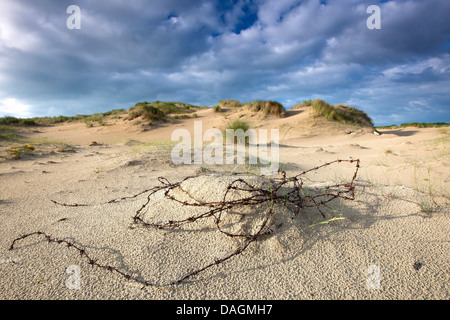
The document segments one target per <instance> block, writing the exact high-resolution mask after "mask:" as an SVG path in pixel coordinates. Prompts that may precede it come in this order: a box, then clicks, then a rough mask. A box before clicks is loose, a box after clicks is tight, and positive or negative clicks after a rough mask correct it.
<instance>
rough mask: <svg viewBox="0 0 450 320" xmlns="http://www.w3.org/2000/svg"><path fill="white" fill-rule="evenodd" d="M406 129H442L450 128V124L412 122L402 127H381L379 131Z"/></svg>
mask: <svg viewBox="0 0 450 320" xmlns="http://www.w3.org/2000/svg"><path fill="white" fill-rule="evenodd" d="M406 127H415V128H441V127H450V123H446V122H434V123H426V122H410V123H402V124H400V125H396V124H392V125H390V126H379V127H377V129H399V128H406Z"/></svg>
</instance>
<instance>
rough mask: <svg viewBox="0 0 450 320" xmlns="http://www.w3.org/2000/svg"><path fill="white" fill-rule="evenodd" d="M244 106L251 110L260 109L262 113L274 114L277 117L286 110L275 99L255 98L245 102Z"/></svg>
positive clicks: (257, 110) (282, 115)
mask: <svg viewBox="0 0 450 320" xmlns="http://www.w3.org/2000/svg"><path fill="white" fill-rule="evenodd" d="M244 107H246V108H247V109H249V110H251V111H256V112H259V111H262V112H263V113H264V115H275V116H278V117H284V115H285V113H286V110H285V109H284V107H283V105H282V104H281V103H279V102H276V101H263V100H256V101H253V102H252V103H245V104H244Z"/></svg>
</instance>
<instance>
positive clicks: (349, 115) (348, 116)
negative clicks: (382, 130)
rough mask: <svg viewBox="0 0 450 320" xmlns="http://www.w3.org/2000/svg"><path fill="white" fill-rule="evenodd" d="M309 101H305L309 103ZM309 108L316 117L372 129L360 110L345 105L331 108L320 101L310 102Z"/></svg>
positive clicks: (371, 123)
mask: <svg viewBox="0 0 450 320" xmlns="http://www.w3.org/2000/svg"><path fill="white" fill-rule="evenodd" d="M309 102H310V100H308V101H307V103H309ZM311 107H312V108H313V110H314V113H315V114H316V115H317V116H323V117H325V118H326V119H328V120H331V121H337V122H341V123H346V124H353V125H361V126H365V127H372V128H373V127H374V125H373V122H372V119H370V117H369V116H368V115H367V114H366V113H365V112H364V111H361V110H358V109H356V108H353V107H349V106H345V105H342V104H340V105H337V106H333V105H331V104H329V103H327V102H325V101H323V100H321V99H316V100H314V101H312V102H311Z"/></svg>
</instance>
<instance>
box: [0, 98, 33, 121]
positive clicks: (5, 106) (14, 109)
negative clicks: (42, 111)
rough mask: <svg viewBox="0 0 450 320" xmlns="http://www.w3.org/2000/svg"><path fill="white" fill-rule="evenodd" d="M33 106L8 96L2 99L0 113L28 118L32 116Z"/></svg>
mask: <svg viewBox="0 0 450 320" xmlns="http://www.w3.org/2000/svg"><path fill="white" fill-rule="evenodd" d="M31 108H32V107H31V106H30V105H28V104H25V103H23V102H21V101H19V100H17V99H15V98H6V99H3V100H1V101H0V115H2V116H13V117H18V118H27V117H31V116H32V112H31Z"/></svg>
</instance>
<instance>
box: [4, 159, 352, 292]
mask: <svg viewBox="0 0 450 320" xmlns="http://www.w3.org/2000/svg"><path fill="white" fill-rule="evenodd" d="M342 162H348V163H356V165H355V172H354V174H353V177H352V179H351V181H350V182H349V183H345V184H335V185H331V186H327V187H326V188H325V189H324V192H323V193H322V194H318V195H311V196H305V197H304V196H302V192H301V191H302V189H303V181H302V179H301V177H302V176H304V175H305V174H307V173H309V172H312V171H316V170H319V169H321V168H323V167H326V166H330V165H332V164H335V163H342ZM359 164H360V161H359V159H357V160H335V161H332V162H328V163H325V164H323V165H321V166H317V167H315V168H312V169H310V170H306V171H303V172H302V173H300V174H298V175H295V176H293V177H287V175H286V172H285V171H280V175H281V177H280V178H277V179H272V180H271V183H270V185H269V187H270V188H269V189H264V188H263V187H255V186H254V185H252V184H250V183H249V182H247V181H245V180H243V179H240V178H238V179H235V180H234V181H233V182H231V183H230V184H229V185H228V186H227V188H226V191H225V193H224V195H223V199H222V201H213V202H202V201H199V200H197V199H195V197H194V196H192V195H191V194H189V192H187V191H185V190H183V188H182V187H181V184H182V183H183V182H185V181H187V180H189V179H193V178H197V177H199V176H200V175H195V176H189V177H186V178H184V179H183V180H181V181H179V182H176V183H171V182H170V181H169V180H167V179H166V178H163V177H160V178H158V181H159V182H160V183H161V185H159V186H156V187H154V188H151V189H147V190H144V191H142V192H139V193H138V194H135V195H133V196H127V197H122V198H117V199H113V200H110V201H108V202H105V203H104V204H110V203H117V202H121V201H126V200H130V199H135V198H137V197H139V196H141V195H144V194H147V193H148V194H147V200H146V201H145V202H144V204H143V205H142V206H141V208H139V209H138V210H137V211H136V213H135V215H134V216H133V223H134V224H137V225H140V226H142V227H146V228H155V229H171V228H180V227H181V226H182V225H184V224H188V223H193V222H195V221H197V220H199V219H205V218H209V217H214V218H215V219H214V222H215V224H216V227H217V229H218V230H219V231H220V232H221V233H223V234H225V235H227V236H229V237H239V238H243V239H244V242H243V243H242V244H241V245H240V246H239V247H238V248H237V249H236V250H235V251H233V252H231V253H230V254H228V255H226V256H225V257H222V258H220V259H216V260H215V261H214V262H211V263H209V264H207V265H205V266H203V267H201V268H199V269H196V270H193V271H191V272H189V273H187V274H186V275H184V276H183V277H181V278H179V279H176V280H173V281H170V282H169V283H166V284H158V283H155V282H153V281H149V280H145V279H142V278H141V277H137V276H133V275H131V274H128V273H126V272H123V271H121V270H119V269H118V268H117V267H115V266H111V265H104V264H101V263H99V262H97V260H95V259H94V258H92V257H91V256H90V255H89V254H88V253H87V252H86V250H85V249H83V248H82V247H80V246H79V245H76V244H74V243H73V242H70V241H68V240H65V239H58V238H54V237H52V236H50V235H48V234H47V233H45V232H42V231H37V232H32V233H29V234H25V235H22V236H20V237H18V238H16V239H15V240H13V242H12V244H11V247H10V248H9V250H13V249H14V247H15V244H16V242H18V241H21V240H23V239H25V238H28V237H30V236H35V235H36V236H44V237H45V238H46V240H47V241H48V242H49V243H57V244H65V245H67V247H69V248H73V249H75V250H78V251H79V253H80V255H81V256H82V257H84V258H86V259H87V261H88V263H89V264H91V265H92V266H97V267H99V268H102V269H105V270H107V271H110V272H115V273H117V274H119V275H121V276H123V277H124V278H126V279H127V280H133V281H135V282H138V283H140V284H142V285H143V287H146V286H154V287H164V286H170V285H176V284H180V283H181V282H183V281H184V280H186V279H188V278H190V277H192V276H194V275H197V274H198V273H200V272H202V271H204V270H206V269H208V268H210V267H212V266H215V265H218V264H220V263H223V262H225V261H227V260H229V259H231V258H232V257H234V256H237V255H239V254H241V253H242V252H244V251H245V249H247V248H248V246H249V245H250V244H251V243H253V242H255V241H257V240H258V239H260V238H261V237H262V236H263V235H265V234H268V233H269V231H265V230H266V227H267V226H268V225H269V224H270V222H271V220H272V216H273V214H274V205H275V203H282V204H284V205H286V204H287V203H289V204H291V205H293V206H294V208H296V213H299V212H300V210H301V208H305V207H315V208H317V209H318V210H319V212H320V214H321V215H322V217H323V218H325V214H324V213H323V212H322V211H321V210H320V207H321V206H325V205H326V204H327V203H328V202H330V201H332V200H334V199H336V198H341V199H346V200H354V199H355V194H354V189H355V187H354V181H355V179H356V176H357V174H358V169H359ZM246 174H247V173H246ZM283 187H284V188H287V189H289V190H290V191H289V192H287V193H284V194H283V192H281V189H282V188H283ZM177 188H178V189H179V190H181V191H182V192H184V193H185V194H186V195H188V196H189V198H190V199H192V202H187V201H182V200H179V199H177V198H175V197H174V196H173V195H172V194H171V191H172V190H174V189H177ZM342 188H343V189H342ZM335 189H336V190H335ZM231 190H237V191H244V192H248V193H249V194H250V195H249V196H247V197H244V198H240V199H235V200H227V196H228V194H229V192H230V191H231ZM333 190H334V191H333ZM158 191H164V196H165V197H166V198H168V199H170V200H172V201H175V202H178V203H180V204H181V205H183V206H193V207H204V208H207V209H208V211H206V212H204V213H201V214H199V215H196V216H191V217H189V218H187V219H183V220H175V221H172V220H169V221H167V222H165V223H160V224H157V223H151V222H147V221H145V220H144V218H143V215H144V214H145V211H146V209H147V208H148V207H149V206H150V204H151V198H152V196H153V195H154V194H155V193H156V192H158ZM51 201H52V202H53V203H55V204H56V205H61V206H65V207H80V206H89V205H88V204H77V203H75V204H66V203H59V202H57V201H55V200H51ZM264 203H269V204H270V206H269V209H268V210H267V211H266V212H264V214H263V217H264V219H263V221H262V223H261V225H260V226H258V228H257V229H256V232H254V233H253V234H251V233H245V232H244V233H231V232H228V231H225V230H223V228H221V225H220V224H221V221H222V215H223V213H227V212H228V210H231V209H233V208H234V207H235V206H255V205H257V204H264Z"/></svg>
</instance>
